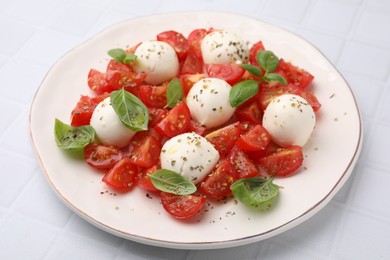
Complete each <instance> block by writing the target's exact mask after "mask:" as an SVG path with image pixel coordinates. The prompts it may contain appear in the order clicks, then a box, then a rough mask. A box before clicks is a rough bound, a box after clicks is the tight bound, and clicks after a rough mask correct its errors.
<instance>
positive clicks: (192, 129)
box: [188, 119, 206, 136]
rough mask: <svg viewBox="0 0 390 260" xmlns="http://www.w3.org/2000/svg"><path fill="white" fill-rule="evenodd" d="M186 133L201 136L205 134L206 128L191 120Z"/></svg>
mask: <svg viewBox="0 0 390 260" xmlns="http://www.w3.org/2000/svg"><path fill="white" fill-rule="evenodd" d="M188 132H194V133H197V134H198V135H201V136H203V135H204V133H206V128H205V127H203V126H202V125H201V124H199V123H198V122H196V121H194V120H192V119H191V120H190V125H189V126H188Z"/></svg>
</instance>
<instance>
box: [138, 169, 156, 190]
mask: <svg viewBox="0 0 390 260" xmlns="http://www.w3.org/2000/svg"><path fill="white" fill-rule="evenodd" d="M158 169H160V167H159V166H158V165H154V166H152V167H150V168H147V169H145V170H143V171H139V172H138V175H137V185H138V186H139V187H141V188H142V189H144V190H147V191H152V192H158V191H159V190H158V189H157V188H156V187H154V185H153V183H152V181H151V180H150V178H149V175H148V174H152V173H154V172H155V171H157V170H158Z"/></svg>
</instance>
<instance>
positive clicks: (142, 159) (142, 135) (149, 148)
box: [128, 131, 161, 168]
mask: <svg viewBox="0 0 390 260" xmlns="http://www.w3.org/2000/svg"><path fill="white" fill-rule="evenodd" d="M160 152H161V143H160V142H159V141H158V140H157V139H156V138H155V137H154V136H153V135H152V134H151V133H150V132H149V131H142V132H138V133H136V134H135V136H134V137H133V138H132V139H131V142H130V145H129V153H128V154H129V158H130V161H131V162H132V163H133V164H135V165H138V166H141V167H146V168H148V167H152V166H153V165H155V164H156V163H158V162H159V160H160Z"/></svg>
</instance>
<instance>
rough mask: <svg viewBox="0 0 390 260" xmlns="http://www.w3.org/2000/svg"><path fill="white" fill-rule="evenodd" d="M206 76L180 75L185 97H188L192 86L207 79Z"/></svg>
mask: <svg viewBox="0 0 390 260" xmlns="http://www.w3.org/2000/svg"><path fill="white" fill-rule="evenodd" d="M206 77H207V75H206V74H184V75H180V76H179V79H180V83H181V85H182V86H183V91H184V95H186V96H187V94H188V92H189V91H190V89H191V88H192V86H193V85H194V84H195V83H196V82H198V81H199V80H201V79H204V78H206Z"/></svg>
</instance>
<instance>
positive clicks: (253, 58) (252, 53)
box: [249, 41, 265, 66]
mask: <svg viewBox="0 0 390 260" xmlns="http://www.w3.org/2000/svg"><path fill="white" fill-rule="evenodd" d="M264 50H265V48H264V45H263V43H262V42H261V41H259V42H257V43H255V44H254V45H253V46H252V48H250V50H249V62H250V64H252V65H255V66H258V65H259V64H258V63H257V54H258V53H259V51H264Z"/></svg>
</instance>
